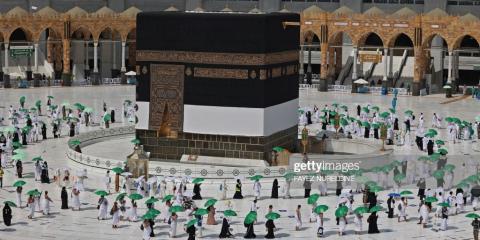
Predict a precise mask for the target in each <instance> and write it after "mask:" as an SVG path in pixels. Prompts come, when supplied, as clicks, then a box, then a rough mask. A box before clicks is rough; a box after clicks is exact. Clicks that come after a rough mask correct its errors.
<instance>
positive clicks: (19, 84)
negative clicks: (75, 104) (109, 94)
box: [0, 78, 122, 88]
mask: <svg viewBox="0 0 480 240" xmlns="http://www.w3.org/2000/svg"><path fill="white" fill-rule="evenodd" d="M121 80H122V79H121V78H103V79H102V80H101V85H120V84H121ZM34 81H35V80H31V81H26V80H21V81H18V80H16V79H12V80H10V85H11V86H12V88H32V87H34V86H33V84H34ZM39 83H40V87H62V86H63V80H62V79H51V80H39ZM3 84H4V82H0V88H3V87H4V86H3ZM91 85H92V82H91V80H90V79H89V78H87V79H81V80H74V81H72V86H91Z"/></svg>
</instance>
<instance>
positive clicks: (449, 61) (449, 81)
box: [447, 51, 453, 85]
mask: <svg viewBox="0 0 480 240" xmlns="http://www.w3.org/2000/svg"><path fill="white" fill-rule="evenodd" d="M452 57H453V52H452V51H449V52H448V78H447V84H449V85H451V84H452Z"/></svg>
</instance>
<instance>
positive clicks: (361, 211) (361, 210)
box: [353, 207, 368, 214]
mask: <svg viewBox="0 0 480 240" xmlns="http://www.w3.org/2000/svg"><path fill="white" fill-rule="evenodd" d="M353 212H354V213H356V214H364V213H368V208H366V207H357V208H355V210H353Z"/></svg>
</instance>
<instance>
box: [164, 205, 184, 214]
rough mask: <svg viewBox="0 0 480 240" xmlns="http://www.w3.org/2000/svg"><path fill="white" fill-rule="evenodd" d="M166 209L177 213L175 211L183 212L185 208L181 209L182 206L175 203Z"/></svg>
mask: <svg viewBox="0 0 480 240" xmlns="http://www.w3.org/2000/svg"><path fill="white" fill-rule="evenodd" d="M168 211H169V212H171V213H177V212H183V211H185V209H183V207H182V206H180V205H175V206H172V207H170V209H168Z"/></svg>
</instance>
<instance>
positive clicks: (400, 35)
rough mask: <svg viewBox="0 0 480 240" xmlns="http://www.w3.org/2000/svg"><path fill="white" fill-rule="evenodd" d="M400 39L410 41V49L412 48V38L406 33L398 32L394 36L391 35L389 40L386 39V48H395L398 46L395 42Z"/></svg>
mask: <svg viewBox="0 0 480 240" xmlns="http://www.w3.org/2000/svg"><path fill="white" fill-rule="evenodd" d="M400 38H405V39H408V40H410V43H411V47H414V44H413V37H411V36H410V35H409V34H408V33H406V32H398V33H396V34H395V35H393V36H392V37H391V38H390V39H388V41H387V45H386V47H389V48H392V47H395V46H396V45H398V44H397V43H398V42H397V41H398V40H399V39H400Z"/></svg>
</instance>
